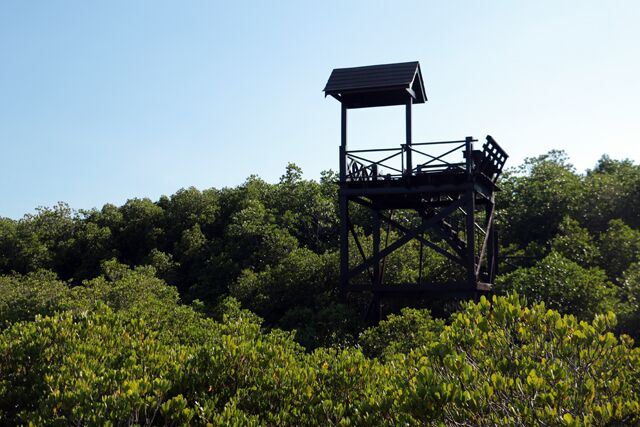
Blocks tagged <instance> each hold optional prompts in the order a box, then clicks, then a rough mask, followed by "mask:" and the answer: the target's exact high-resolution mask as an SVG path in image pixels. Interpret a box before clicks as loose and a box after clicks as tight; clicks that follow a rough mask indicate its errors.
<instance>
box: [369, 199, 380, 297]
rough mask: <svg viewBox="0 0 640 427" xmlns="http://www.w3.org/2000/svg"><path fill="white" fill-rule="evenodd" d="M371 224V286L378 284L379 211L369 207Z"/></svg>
mask: <svg viewBox="0 0 640 427" xmlns="http://www.w3.org/2000/svg"><path fill="white" fill-rule="evenodd" d="M371 224H372V227H373V233H372V234H373V236H372V237H373V286H374V287H375V286H380V285H381V284H382V283H381V280H380V279H381V277H380V211H379V210H378V209H377V208H374V209H371Z"/></svg>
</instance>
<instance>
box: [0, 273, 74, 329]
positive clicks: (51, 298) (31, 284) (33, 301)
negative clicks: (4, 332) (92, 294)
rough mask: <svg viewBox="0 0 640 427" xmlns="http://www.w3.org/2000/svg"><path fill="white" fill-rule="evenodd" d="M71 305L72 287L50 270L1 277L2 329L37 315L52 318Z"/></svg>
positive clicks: (0, 326)
mask: <svg viewBox="0 0 640 427" xmlns="http://www.w3.org/2000/svg"><path fill="white" fill-rule="evenodd" d="M70 304H71V295H70V290H69V287H68V286H67V284H66V283H64V282H62V281H60V280H58V278H57V277H56V275H55V274H54V273H52V272H50V271H45V270H41V271H37V272H33V273H29V274H28V275H26V276H20V275H12V276H0V330H1V329H4V328H6V327H8V326H10V325H11V324H12V323H16V322H19V321H22V320H33V319H34V318H35V316H36V315H37V314H39V315H51V314H53V313H55V312H56V311H60V310H64V309H66V308H68V307H69V306H70Z"/></svg>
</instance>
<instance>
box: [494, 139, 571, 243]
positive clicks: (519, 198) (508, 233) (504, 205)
mask: <svg viewBox="0 0 640 427" xmlns="http://www.w3.org/2000/svg"><path fill="white" fill-rule="evenodd" d="M500 186H501V188H503V190H504V191H503V192H501V193H498V206H500V212H499V215H498V219H499V221H500V225H501V233H502V234H503V238H504V240H505V242H506V243H517V244H519V245H520V246H522V247H524V246H526V245H527V244H529V243H530V242H537V243H540V244H543V243H545V242H548V241H549V240H550V239H551V238H552V237H553V236H554V235H555V234H556V232H557V230H558V226H559V224H560V222H561V221H562V219H563V218H564V217H565V216H567V215H569V214H570V213H571V211H572V210H573V209H574V208H575V206H576V204H577V200H578V197H579V194H580V177H579V176H578V175H577V174H576V173H575V171H574V168H573V166H572V165H571V164H570V163H568V159H567V156H566V153H564V152H562V151H550V152H549V153H548V154H545V155H542V156H538V157H536V158H528V159H526V160H525V163H524V165H522V166H521V167H520V168H519V169H517V170H515V171H511V172H509V173H506V174H505V176H504V177H503V179H502V180H501V184H500Z"/></svg>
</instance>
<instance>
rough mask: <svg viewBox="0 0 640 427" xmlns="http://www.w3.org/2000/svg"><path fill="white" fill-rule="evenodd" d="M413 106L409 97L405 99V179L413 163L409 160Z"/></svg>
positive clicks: (408, 175)
mask: <svg viewBox="0 0 640 427" xmlns="http://www.w3.org/2000/svg"><path fill="white" fill-rule="evenodd" d="M412 104H413V98H412V97H411V96H409V98H407V106H406V123H405V125H406V133H407V139H406V145H405V150H406V154H407V168H406V171H405V173H406V175H407V177H410V176H411V174H412V171H413V162H412V159H411V105H412Z"/></svg>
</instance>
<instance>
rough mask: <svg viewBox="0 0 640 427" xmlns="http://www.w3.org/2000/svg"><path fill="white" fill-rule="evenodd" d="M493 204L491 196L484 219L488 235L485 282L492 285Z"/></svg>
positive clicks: (493, 261)
mask: <svg viewBox="0 0 640 427" xmlns="http://www.w3.org/2000/svg"><path fill="white" fill-rule="evenodd" d="M494 207H495V206H494V202H493V194H492V195H491V201H490V202H488V203H487V206H486V208H485V217H486V221H485V226H484V229H485V230H487V233H488V234H489V235H488V236H487V248H486V251H487V254H486V256H487V271H486V274H487V279H486V280H487V282H489V283H491V284H493V282H494V280H493V279H494V278H495V276H494V274H493V272H494V269H495V267H494V265H495V252H494V251H495V232H494V227H493V209H494Z"/></svg>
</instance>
